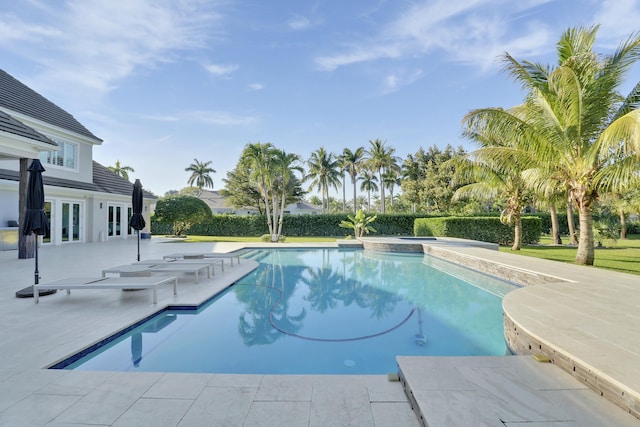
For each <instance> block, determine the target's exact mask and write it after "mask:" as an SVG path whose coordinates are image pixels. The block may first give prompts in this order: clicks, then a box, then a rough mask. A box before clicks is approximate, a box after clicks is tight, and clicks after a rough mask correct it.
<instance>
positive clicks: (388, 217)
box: [151, 213, 425, 237]
mask: <svg viewBox="0 0 640 427" xmlns="http://www.w3.org/2000/svg"><path fill="white" fill-rule="evenodd" d="M422 217H425V215H418V214H415V215H414V214H378V215H377V218H376V222H375V229H376V230H377V233H375V235H378V236H411V235H413V222H414V221H415V219H416V218H422ZM348 220H349V219H348V216H347V214H346V213H345V214H318V215H288V214H285V216H284V218H283V221H284V222H283V226H282V232H283V233H285V234H286V235H287V236H347V235H349V234H350V233H349V231H348V230H346V229H344V228H341V227H340V223H341V222H342V221H348ZM167 227H168V225H167V224H166V223H165V222H163V221H160V220H158V219H157V218H155V217H154V218H153V220H152V224H151V230H152V232H153V233H154V234H171V231H167V230H168V229H167ZM185 232H186V233H188V234H192V235H198V236H241V237H251V236H262V235H263V234H267V233H269V229H268V227H267V218H266V216H265V215H213V216H212V217H211V218H210V219H208V220H206V221H201V222H199V223H197V224H195V223H194V224H192V225H190V226H189V227H188V228H187V229H186V230H185Z"/></svg>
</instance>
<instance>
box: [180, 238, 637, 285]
mask: <svg viewBox="0 0 640 427" xmlns="http://www.w3.org/2000/svg"><path fill="white" fill-rule="evenodd" d="M343 238H344V236H334V237H326V236H325V237H311V236H308V237H287V239H286V242H288V243H310V242H314V243H315V242H318V243H320V242H335V241H336V239H343ZM568 240H569V238H568V237H563V241H565V242H566V241H568ZM180 241H182V242H185V243H193V242H242V243H247V242H260V237H231V236H189V237H187V238H186V239H181V240H180ZM500 250H501V251H503V252H511V250H510V247H509V246H505V247H501V248H500ZM577 251H578V249H577V247H575V246H568V245H565V246H553V245H551V239H550V238H549V237H543V238H542V239H541V241H540V244H539V245H531V246H524V247H523V248H522V249H521V250H519V251H515V252H512V253H514V254H517V255H523V256H532V257H536V258H543V259H549V260H553V261H560V262H566V263H573V262H574V261H575V259H576V253H577ZM639 261H640V235H631V236H629V238H628V239H625V240H618V241H616V242H613V241H607V242H605V246H604V247H602V248H596V257H595V262H594V267H596V268H603V269H607V270H613V271H619V272H622V273H630V274H635V275H639V276H640V262H639Z"/></svg>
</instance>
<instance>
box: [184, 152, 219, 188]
mask: <svg viewBox="0 0 640 427" xmlns="http://www.w3.org/2000/svg"><path fill="white" fill-rule="evenodd" d="M193 161H194V162H195V163H191V164H190V165H189V167H187V168H185V171H186V172H191V176H190V177H189V180H188V181H187V184H189V185H191V186H193V184H194V183H195V186H196V187H198V197H200V195H201V194H202V189H203V188H204V187H209V188H213V179H211V176H210V175H209V174H211V173H216V170H215V169H213V168H212V167H209V165H210V164H211V161H208V162H201V161H199V160H198V159H193Z"/></svg>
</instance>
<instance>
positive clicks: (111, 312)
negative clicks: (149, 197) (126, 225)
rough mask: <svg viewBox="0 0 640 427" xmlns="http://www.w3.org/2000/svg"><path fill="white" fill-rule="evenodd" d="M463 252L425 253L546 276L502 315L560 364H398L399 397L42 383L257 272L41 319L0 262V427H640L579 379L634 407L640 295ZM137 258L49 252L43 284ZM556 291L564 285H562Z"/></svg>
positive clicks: (223, 381)
mask: <svg viewBox="0 0 640 427" xmlns="http://www.w3.org/2000/svg"><path fill="white" fill-rule="evenodd" d="M411 243H415V242H411ZM422 243H424V242H421V244H422ZM459 243H460V242H455V241H449V242H445V241H443V240H441V241H440V242H436V243H433V242H431V246H430V247H431V248H435V249H433V250H435V251H438V250H439V251H445V253H447V256H454V254H455V256H463V257H467V258H468V259H470V260H475V261H474V262H486V261H491V262H492V263H493V265H494V266H496V265H499V266H500V267H501V268H498V270H502V269H503V268H507V267H509V268H507V270H509V271H516V272H518V274H522V275H524V276H525V277H532V276H531V275H530V273H531V272H536V271H537V272H541V273H544V274H543V275H542V276H544V277H548V276H550V277H552V281H551V282H550V283H543V284H536V285H535V286H529V287H527V288H523V289H520V290H518V291H515V292H513V293H512V294H509V295H508V296H507V297H506V298H505V301H504V308H505V312H506V313H507V317H506V319H511V321H513V323H514V328H513V332H509V331H511V329H510V326H509V323H508V321H507V322H506V323H507V327H508V329H507V332H508V337H509V340H510V341H509V342H510V343H511V345H513V346H516V347H517V346H523V350H527V352H530V353H535V354H538V353H541V354H546V355H547V357H549V358H550V359H551V360H552V361H553V362H554V364H551V363H538V362H534V361H533V359H531V358H530V357H528V356H523V357H496V358H475V357H473V358H431V357H429V358H407V357H400V358H399V359H398V362H399V365H400V372H401V377H402V382H390V381H388V380H387V377H386V376H313V375H310V376H306V375H304V376H290V375H284V376H275V375H218V374H176V373H135V372H118V373H109V372H81V371H57V370H47V369H44V368H45V367H46V366H49V365H51V364H52V363H54V362H56V361H58V360H60V359H62V358H65V357H66V356H67V355H69V354H72V353H74V352H76V351H77V350H79V349H81V348H83V347H86V346H88V345H90V344H92V343H94V342H96V341H99V340H100V339H102V338H103V337H105V336H108V335H110V334H111V333H113V332H114V331H117V330H119V329H121V328H123V327H125V326H127V325H129V324H131V323H133V322H135V321H137V320H139V319H141V318H144V317H145V316H147V315H149V314H151V313H153V312H155V311H157V310H158V309H160V308H162V307H163V305H166V304H168V303H172V304H175V303H179V304H197V303H198V302H199V301H203V300H205V299H207V298H208V297H209V296H211V295H213V294H215V293H216V292H218V290H220V289H222V288H224V287H226V286H228V285H229V284H230V283H233V282H234V281H235V280H237V279H238V278H239V277H242V276H243V275H245V274H246V273H247V272H248V271H250V270H251V269H252V268H253V264H252V262H250V261H248V260H243V261H242V262H241V263H240V264H239V265H234V267H233V268H231V267H230V266H229V265H228V264H227V265H225V271H224V272H222V271H219V270H216V274H215V276H213V277H212V278H211V279H210V280H206V281H205V280H201V282H200V283H199V284H195V283H194V280H193V277H189V276H187V275H184V276H182V275H181V276H179V285H178V295H177V296H173V295H172V289H171V287H170V286H166V287H161V288H160V289H159V292H158V304H157V306H154V305H153V304H151V303H150V298H149V294H148V291H140V292H120V291H115V290H97V291H96V290H86V291H74V292H72V293H71V295H66V294H65V293H64V292H60V291H59V292H58V293H57V294H55V295H51V296H46V297H43V298H42V299H41V302H40V304H38V305H35V304H33V301H32V300H31V299H16V298H15V297H14V293H15V291H17V290H18V289H21V288H22V287H24V286H27V285H30V284H32V283H33V267H34V260H33V259H31V260H17V259H16V258H17V254H16V252H15V251H7V252H0V290H1V291H2V292H0V308H1V309H2V312H3V314H4V316H2V318H0V327H1V330H2V332H1V334H2V337H3V346H2V347H1V348H0V360H2V362H3V363H2V366H0V425H7V426H54V425H55V426H71V425H73V426H76V427H77V426H89V425H91V426H146V425H149V426H159V425H165V426H201V425H233V426H235V425H237V426H297V425H300V426H328V425H331V426H374V425H375V426H418V425H420V424H422V425H429V426H431V427H434V426H475V425H487V426H493V425H495V426H505V425H508V426H515V425H518V426H520V425H522V423H527V424H525V425H527V426H532V427H533V426H560V425H561V426H569V425H576V426H608V425H616V426H640V421H639V420H638V419H637V418H635V417H633V416H631V415H630V414H629V413H627V412H625V411H624V410H623V409H619V408H618V407H616V406H615V405H614V404H612V403H611V402H610V401H609V400H607V399H604V398H602V397H600V395H599V394H598V393H597V392H595V391H593V389H592V388H590V387H591V386H592V385H594V384H591V382H593V381H585V380H583V379H582V378H585V375H584V374H583V373H582V371H581V369H583V368H582V367H583V366H584V367H585V369H590V370H591V371H590V372H595V373H597V381H596V382H595V384H600V383H603V384H614V385H615V387H613V388H612V389H613V390H619V389H620V387H623V388H624V391H625V395H624V396H626V397H628V396H631V397H635V396H637V394H638V393H637V390H638V389H639V387H637V384H638V381H639V379H640V373H639V372H638V370H640V356H638V353H637V351H635V350H637V348H634V346H637V345H640V344H638V342H639V341H638V340H637V335H638V333H640V332H638V331H639V328H638V326H640V325H639V324H638V319H637V317H636V313H634V312H633V310H632V309H633V308H637V307H638V306H639V305H640V301H637V297H636V296H635V295H634V290H635V287H637V286H640V284H639V282H640V280H638V278H637V277H636V276H627V275H617V274H614V273H609V272H602V271H598V270H595V269H592V268H582V267H577V266H570V265H565V264H559V263H550V262H543V261H542V260H535V259H531V258H525V257H520V256H516V255H511V254H503V253H500V252H497V251H493V250H487V249H482V248H473V247H466V246H464V245H460V244H459ZM135 245H136V243H135V241H134V240H133V239H129V240H128V241H126V240H125V241H113V242H107V243H95V244H73V245H64V246H58V247H43V248H41V250H40V268H39V270H40V274H41V276H42V281H43V282H45V281H49V280H55V279H58V278H62V277H67V276H87V275H95V276H99V275H100V273H99V272H100V271H101V269H102V268H107V267H110V266H113V265H119V264H123V263H126V262H133V261H134V260H135V259H134V258H135V252H136V249H135ZM250 246H259V245H250ZM284 246H285V247H292V246H294V245H292V244H285V245H284ZM301 246H306V247H308V246H318V247H327V246H329V247H336V246H337V244H333V245H331V244H329V245H327V244H318V245H301ZM436 246H437V248H436ZM238 247H239V245H235V244H215V245H214V244H189V245H185V244H182V243H167V242H163V241H161V240H159V239H155V238H154V239H152V240H150V241H149V240H143V241H141V255H142V258H143V259H145V258H147V259H148V258H158V257H161V256H162V255H163V254H168V253H173V252H182V251H188V252H196V251H206V252H209V251H212V250H213V251H222V252H226V251H228V250H232V249H236V248H238ZM270 247H272V246H271V245H270ZM185 248H187V249H185ZM426 248H427V246H425V249H426ZM428 250H429V249H427V251H428ZM533 277H536V275H535V274H534V276H533ZM555 278H559V279H564V281H563V280H560V281H559V282H557V283H553V282H554V281H555ZM567 279H571V280H573V282H567V281H566V280H567ZM535 280H537V279H535ZM538 342H539V344H538ZM529 343H531V344H529ZM529 345H531V346H532V348H531V351H529V350H528V346H529ZM536 345H539V346H540V347H542V348H537V349H536V348H535V346H536ZM561 356H562V357H561ZM560 360H562V361H565V360H566V361H571V363H576V367H577V371H576V372H578V374H574V375H576V377H577V378H578V379H576V378H574V377H572V376H571V375H569V374H568V373H566V372H565V371H563V370H561V369H560V368H559V367H558V366H556V364H557V365H559V366H562V367H565V368H566V366H565V365H566V363H565V364H564V365H563V364H561V363H559V361H560ZM567 366H569V365H567ZM568 370H569V371H572V369H568ZM572 372H573V371H572ZM585 372H586V371H585ZM586 377H588V378H591V376H589V375H587V376H586ZM604 380H607V381H604ZM609 380H611V381H609ZM613 380H615V381H613ZM403 384H404V385H405V387H406V393H405V391H403ZM607 387H609V386H607ZM616 392H617V391H616ZM603 394H604V395H605V396H606V397H609V396H608V395H607V394H606V393H603ZM407 396H408V397H407ZM612 400H615V399H612ZM409 401H411V404H410V403H409ZM629 401H630V402H631V401H634V399H630V400H629ZM617 403H619V402H617ZM411 405H413V409H414V410H415V414H414V412H412V407H411ZM416 414H417V416H416Z"/></svg>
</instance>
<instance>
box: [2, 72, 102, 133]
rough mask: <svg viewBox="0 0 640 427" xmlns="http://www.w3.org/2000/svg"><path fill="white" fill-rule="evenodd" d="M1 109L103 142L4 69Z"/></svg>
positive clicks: (69, 115)
mask: <svg viewBox="0 0 640 427" xmlns="http://www.w3.org/2000/svg"><path fill="white" fill-rule="evenodd" d="M0 107H4V108H7V109H9V110H13V111H16V112H18V113H21V114H24V115H26V116H29V117H33V118H34V119H38V120H41V121H43V122H45V123H49V124H52V125H54V126H58V127H59V128H62V129H66V130H69V131H72V132H75V133H77V134H80V135H84V136H86V137H88V138H91V139H93V140H95V141H96V142H102V140H101V139H100V138H98V137H97V136H95V135H94V134H92V133H91V132H90V131H89V130H88V129H87V128H86V127H84V126H83V125H82V124H80V122H78V121H77V120H76V119H75V118H74V117H73V116H72V115H71V114H69V113H67V112H66V111H65V110H63V109H62V108H60V107H58V106H57V105H56V104H54V103H53V102H51V101H49V100H48V99H46V98H45V97H44V96H42V95H40V94H39V93H37V92H36V91H34V90H33V89H31V88H29V87H28V86H26V85H25V84H23V83H21V82H20V81H18V80H17V79H15V78H14V77H13V76H11V75H10V74H8V73H7V72H6V71H4V70H2V69H0Z"/></svg>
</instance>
